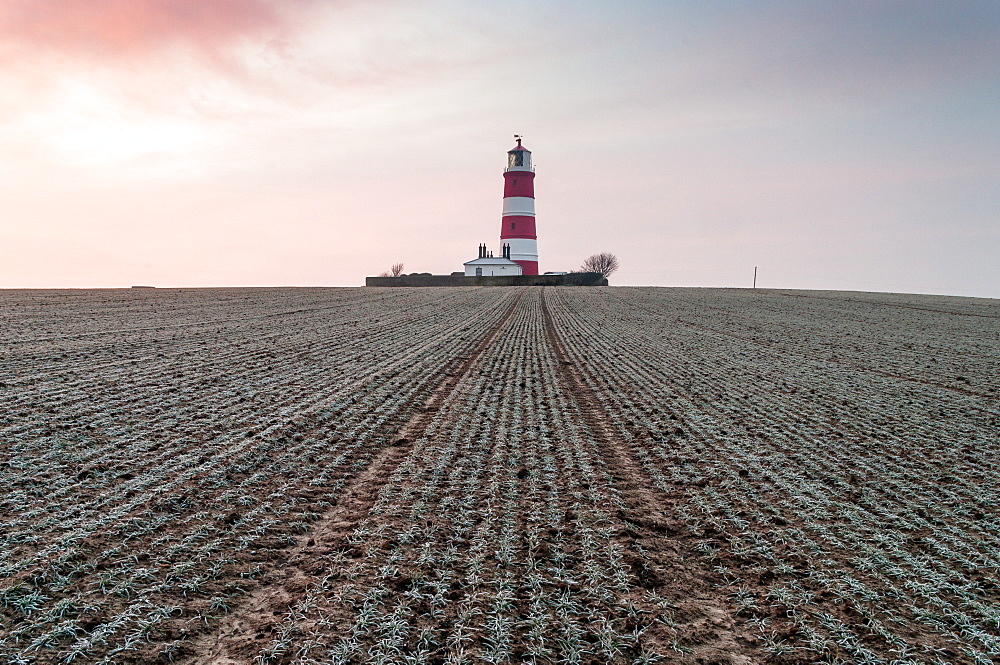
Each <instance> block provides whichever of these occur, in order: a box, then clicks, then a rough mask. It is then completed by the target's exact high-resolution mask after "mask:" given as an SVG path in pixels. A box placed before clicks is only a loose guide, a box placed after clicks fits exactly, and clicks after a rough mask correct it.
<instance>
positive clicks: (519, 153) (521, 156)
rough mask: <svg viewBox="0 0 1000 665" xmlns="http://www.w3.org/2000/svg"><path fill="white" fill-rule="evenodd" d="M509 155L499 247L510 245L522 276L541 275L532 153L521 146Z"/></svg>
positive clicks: (513, 258)
mask: <svg viewBox="0 0 1000 665" xmlns="http://www.w3.org/2000/svg"><path fill="white" fill-rule="evenodd" d="M514 138H515V139H516V140H517V145H516V146H514V147H513V148H511V149H510V150H508V151H507V168H506V169H504V172H503V181H504V182H503V216H502V221H501V224H500V243H501V244H507V245H509V247H510V249H509V252H510V259H511V260H512V261H514V263H517V264H518V265H520V266H521V270H522V274H524V275H537V274H538V240H537V238H536V236H535V170H534V169H533V168H532V166H531V151H530V150H528V149H527V148H524V147H523V146H522V145H521V139H522V138H523V137H522V136H521V135H520V134H514Z"/></svg>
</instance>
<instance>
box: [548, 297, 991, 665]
mask: <svg viewBox="0 0 1000 665" xmlns="http://www.w3.org/2000/svg"><path fill="white" fill-rule="evenodd" d="M550 295H551V297H550V305H549V306H550V309H551V311H552V312H553V318H554V319H555V320H556V321H557V322H558V324H557V328H558V330H559V334H560V337H561V339H562V340H563V343H564V345H565V347H566V349H567V353H568V355H569V356H570V357H571V358H572V359H573V360H574V361H575V362H577V363H578V365H579V366H580V368H581V371H582V372H584V373H585V375H586V377H587V380H588V381H589V382H590V383H591V384H592V385H593V386H595V388H596V391H595V392H596V394H597V395H598V397H599V399H600V400H601V401H602V404H603V408H604V410H605V412H606V413H607V414H608V415H609V416H610V417H611V419H612V420H613V421H614V423H615V426H616V428H617V431H618V433H619V435H620V436H621V437H622V438H623V439H624V440H625V441H627V442H628V443H629V445H630V446H631V448H632V451H633V455H634V456H635V458H636V459H637V460H639V461H640V462H641V464H642V467H643V469H644V471H645V474H646V475H647V476H648V477H649V479H650V481H651V482H652V483H653V484H654V485H655V486H656V487H658V488H659V489H660V491H661V492H662V493H663V494H668V493H672V492H673V493H675V492H677V491H678V490H680V491H682V492H683V493H684V500H683V501H680V502H677V503H676V511H677V514H678V515H679V516H680V517H681V518H682V519H683V520H684V521H685V522H686V523H687V525H688V528H689V529H690V530H691V531H692V532H693V533H695V534H699V535H700V536H701V538H702V542H701V544H700V550H701V552H702V555H703V557H704V559H705V561H706V563H707V564H708V565H711V566H712V567H713V568H714V570H715V572H716V573H717V574H719V575H720V576H722V578H723V584H724V588H726V589H728V590H729V592H730V594H731V601H732V602H733V603H734V604H735V605H736V607H738V608H739V609H740V611H741V614H742V615H743V616H744V617H745V618H746V619H747V620H748V621H750V622H752V623H753V624H754V625H755V626H756V627H757V629H758V631H759V634H760V635H759V637H760V640H761V642H762V643H765V644H767V645H768V647H769V649H770V650H771V652H772V653H773V654H775V655H780V654H784V653H789V654H791V653H802V652H805V653H809V654H811V656H809V658H814V659H815V658H821V657H822V658H834V659H848V660H851V661H854V662H873V663H874V662H928V661H933V662H983V663H985V662H991V659H992V658H995V657H996V656H997V655H1000V610H998V609H997V608H998V607H1000V602H998V601H1000V593H998V590H1000V589H998V586H997V573H998V571H1000V520H998V517H997V506H998V505H1000V466H998V464H997V462H996V453H997V450H996V446H997V442H998V433H1000V428H998V427H997V424H998V401H997V399H996V397H995V395H996V389H997V388H998V385H997V383H998V376H1000V372H998V371H997V369H998V363H997V360H998V349H1000V344H998V342H997V331H996V325H995V321H996V311H995V309H993V310H989V309H986V310H985V311H983V310H980V311H973V312H966V313H962V311H961V310H959V311H958V312H955V311H953V310H941V309H939V308H938V307H934V306H933V305H934V303H928V302H927V300H930V299H920V298H911V299H910V300H906V299H905V298H897V300H896V301H890V304H888V305H887V304H885V301H884V300H883V299H882V298H875V297H873V298H864V297H863V296H860V295H856V296H854V297H852V298H851V299H844V298H832V297H828V298H825V299H818V298H803V297H799V298H796V297H795V295H796V294H782V293H774V292H763V293H755V292H745V291H744V292H729V293H728V294H718V293H716V292H704V291H696V290H691V291H670V292H664V291H661V290H616V291H615V292H614V295H615V297H613V298H612V297H608V298H603V299H600V300H597V299H595V298H594V297H593V295H592V294H590V293H586V292H582V291H561V290H560V291H552V292H551V293H550ZM720 295H724V297H720ZM955 300H956V299H952V302H951V303H948V304H949V305H953V304H954V301H955ZM904 322H905V323H907V324H908V325H902V324H903V323H904ZM917 347H921V348H933V354H934V359H935V361H934V363H933V365H934V366H936V367H940V368H942V369H943V371H942V370H938V372H937V373H935V372H933V371H932V370H930V369H928V367H930V365H928V363H927V362H925V361H924V360H922V359H921V358H922V357H923V356H926V355H927V353H929V352H924V353H923V354H922V355H921V354H914V353H913V351H912V350H913V349H914V348H917ZM959 371H960V372H961V373H962V374H961V375H956V374H955V373H956V372H959ZM956 376H958V377H960V378H963V377H964V380H962V381H957V380H956V378H955V377H956ZM956 381H957V383H956Z"/></svg>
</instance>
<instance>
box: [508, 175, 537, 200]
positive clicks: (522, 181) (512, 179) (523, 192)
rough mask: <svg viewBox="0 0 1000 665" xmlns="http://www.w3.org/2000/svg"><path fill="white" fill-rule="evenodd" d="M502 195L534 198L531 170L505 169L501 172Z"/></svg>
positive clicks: (533, 179) (533, 180)
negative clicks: (505, 170) (504, 171)
mask: <svg viewBox="0 0 1000 665" xmlns="http://www.w3.org/2000/svg"><path fill="white" fill-rule="evenodd" d="M503 195H504V198H507V197H508V196H527V197H529V198H535V174H534V173H532V172H531V171H507V172H506V173H504V174H503Z"/></svg>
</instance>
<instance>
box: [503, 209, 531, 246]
mask: <svg viewBox="0 0 1000 665" xmlns="http://www.w3.org/2000/svg"><path fill="white" fill-rule="evenodd" d="M535 237H536V236H535V218H534V217H528V216H526V215H505V216H504V218H503V226H502V227H501V229H500V240H506V239H507V238H535Z"/></svg>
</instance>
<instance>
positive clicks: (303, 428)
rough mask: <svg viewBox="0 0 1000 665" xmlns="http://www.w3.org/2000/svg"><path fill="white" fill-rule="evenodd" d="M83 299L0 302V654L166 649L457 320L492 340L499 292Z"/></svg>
mask: <svg viewBox="0 0 1000 665" xmlns="http://www.w3.org/2000/svg"><path fill="white" fill-rule="evenodd" d="M85 293H88V294H90V295H91V297H92V299H93V300H94V301H95V302H80V301H79V300H72V301H71V302H70V303H69V304H67V303H66V302H65V301H62V300H59V301H57V304H55V305H51V306H50V304H49V303H48V302H47V301H46V300H45V299H44V298H41V297H40V296H39V297H33V294H31V292H28V294H27V295H26V294H25V293H24V292H19V293H14V294H4V295H5V296H6V297H7V298H8V299H10V300H15V302H8V303H5V305H7V307H5V311H8V312H9V311H18V310H21V316H20V317H18V318H16V320H15V323H17V324H18V325H10V326H8V327H6V328H5V329H4V332H3V335H4V338H3V339H2V341H0V347H3V346H5V347H6V348H7V350H8V351H7V354H6V356H5V362H4V363H3V365H2V367H3V370H2V371H3V376H2V377H0V381H2V385H3V387H2V388H0V399H2V401H3V408H2V409H0V413H2V414H3V420H2V422H0V437H2V440H3V448H2V455H3V459H2V460H0V461H2V466H0V512H2V513H3V514H5V515H10V516H12V517H11V519H5V520H4V522H3V525H2V531H0V577H2V580H3V581H2V582H0V612H2V613H3V617H4V622H3V625H4V626H5V629H4V632H3V634H2V635H0V657H3V658H4V659H5V660H7V661H9V662H46V661H50V660H59V661H61V662H71V661H74V660H79V661H85V662H96V661H97V660H99V659H100V658H105V659H108V660H109V662H111V661H114V662H124V661H127V660H129V659H130V658H131V659H142V658H147V657H150V656H151V654H155V653H156V652H157V651H159V652H163V653H165V654H167V655H170V654H171V653H172V651H171V650H174V651H177V650H179V648H180V647H179V645H180V644H182V643H183V641H184V640H185V639H186V635H187V634H188V633H189V632H190V631H191V630H193V628H192V627H191V626H192V624H196V623H202V624H204V623H207V622H208V621H210V620H211V618H212V617H215V616H220V615H222V614H225V613H226V612H227V611H228V610H229V608H230V607H231V606H232V605H234V604H235V603H236V602H238V600H239V599H240V598H241V597H242V596H243V595H244V594H245V593H246V591H247V590H248V589H249V588H251V587H252V586H253V584H254V581H253V580H254V578H256V577H259V576H260V575H262V574H263V573H264V572H265V571H267V570H268V567H269V565H270V563H271V562H272V561H273V560H274V559H275V558H276V557H280V554H279V553H280V551H281V550H282V549H283V548H285V547H287V546H289V545H290V544H292V543H293V542H294V541H295V538H296V537H297V534H300V533H303V532H306V531H307V530H308V529H309V525H310V524H311V523H312V522H314V521H316V520H318V519H319V518H320V517H321V515H322V514H323V512H324V511H325V510H326V509H328V507H329V506H330V505H332V503H334V502H335V501H336V497H337V495H338V492H339V491H340V490H341V488H342V487H343V486H344V485H345V484H346V483H347V482H349V480H350V478H351V477H352V476H353V475H355V474H357V473H358V472H359V470H361V469H364V468H366V467H367V465H368V461H369V460H370V459H371V457H372V456H373V455H374V454H376V453H377V451H378V450H379V449H381V448H382V447H384V446H385V445H386V442H387V440H388V439H389V438H390V437H391V435H392V433H393V432H394V431H395V429H396V428H397V427H398V425H399V423H400V422H402V421H405V420H406V418H407V417H408V415H409V413H410V411H412V410H413V409H414V408H415V407H414V405H415V404H419V403H420V402H421V401H422V399H423V398H422V395H425V394H426V393H427V392H428V391H429V390H431V389H432V388H433V387H434V386H436V385H437V384H438V383H439V382H440V380H441V376H442V375H443V374H444V373H446V372H447V370H448V368H449V367H450V366H451V365H452V364H454V358H455V356H456V355H460V354H461V353H463V350H467V349H470V348H472V347H473V346H474V345H475V344H476V343H477V342H478V341H480V338H481V337H482V334H483V333H482V328H479V327H476V326H471V325H468V320H467V317H470V316H471V317H472V318H474V319H476V320H477V321H481V322H482V325H484V326H486V327H487V328H488V327H489V326H490V325H491V323H494V322H496V321H498V320H500V319H501V318H502V317H503V315H504V313H505V311H506V310H507V309H508V308H509V305H510V302H511V300H512V297H513V294H510V293H504V292H501V291H493V292H488V291H475V290H452V291H450V292H447V293H441V292H437V293H431V292H423V293H413V292H408V293H406V292H385V291H383V292H375V293H374V294H368V295H367V296H366V297H361V296H359V293H358V291H355V290H346V289H345V290H314V291H306V292H303V291H300V290H295V291H289V292H288V293H287V299H286V298H285V297H284V296H285V295H286V294H285V293H283V292H276V293H273V294H269V295H270V296H271V297H268V298H260V297H257V298H249V299H248V298H243V297H239V295H237V296H235V297H233V298H231V299H227V297H226V292H222V293H216V294H214V296H213V294H206V293H205V292H193V294H188V293H177V292H155V293H151V294H147V293H129V292H126V293H124V294H122V292H105V293H101V292H97V293H96V294H95V292H85ZM231 293H234V294H241V293H245V292H241V291H233V292H231ZM220 296H221V297H220ZM450 301H457V302H458V304H457V305H455V306H452V307H449V306H448V305H447V303H449V302H450ZM66 317H69V318H66ZM60 331H63V332H64V334H63V335H60V334H59V332H60ZM45 348H48V349H49V350H48V351H43V349H45ZM53 348H54V350H53ZM56 352H58V353H56ZM151 644H152V646H151Z"/></svg>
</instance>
